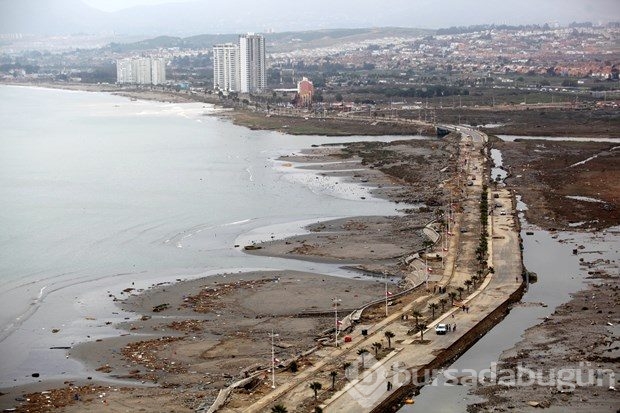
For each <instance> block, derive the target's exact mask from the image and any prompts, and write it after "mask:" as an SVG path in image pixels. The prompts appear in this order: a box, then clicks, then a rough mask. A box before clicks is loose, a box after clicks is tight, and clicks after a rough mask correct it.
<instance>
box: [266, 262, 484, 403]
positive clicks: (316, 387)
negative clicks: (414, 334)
mask: <svg viewBox="0 0 620 413" xmlns="http://www.w3.org/2000/svg"><path fill="white" fill-rule="evenodd" d="M482 279H483V276H482V274H479V275H478V274H477V275H473V276H472V277H471V278H470V279H468V280H466V281H465V283H464V284H465V287H461V286H459V287H457V288H456V291H451V292H450V293H448V297H449V298H450V300H448V299H447V298H445V297H442V298H441V299H440V300H439V301H438V302H432V303H429V305H428V308H429V310H430V311H431V314H432V317H431V318H432V319H435V312H436V311H437V310H438V309H439V308H440V307H441V312H442V313H443V312H445V307H446V305H447V304H448V301H450V305H454V301H455V300H456V298H457V296H458V298H459V300H462V295H463V292H465V291H467V293H469V290H470V289H471V288H472V287H474V288H475V287H476V286H477V285H478V283H479V282H480V281H482ZM411 314H412V316H413V317H414V318H415V326H416V328H417V330H418V331H420V340H421V341H424V330H425V329H426V325H425V324H424V323H420V322H419V321H420V319H421V318H422V317H423V314H422V312H421V311H419V310H413V311H412V313H411ZM384 336H385V338H386V339H387V341H388V349H391V348H392V339H393V338H394V337H395V334H394V333H393V332H392V331H389V330H388V331H386V332H385V333H384ZM371 348H372V349H373V350H374V352H375V357H377V358H378V356H379V351H381V349H382V348H383V344H382V343H380V342H378V341H376V342H374V343H372V345H371ZM368 353H369V351H368V349H366V348H364V347H362V348H360V349H358V350H357V355H358V356H360V358H361V367H362V370H363V369H365V368H366V366H365V361H366V360H365V356H366V355H367V354H368ZM349 367H351V363H350V362H345V363H344V364H343V368H344V371H345V373H346V371H347V369H348V368H349ZM329 375H330V377H331V380H332V385H331V390H332V391H333V390H335V388H336V377H337V376H338V372H336V371H332V372H330V373H329ZM309 387H310V389H311V390H312V391H313V392H314V401H315V403H318V397H319V391H321V390H322V389H323V385H322V384H321V383H320V382H318V381H315V382H312V383H310V385H309ZM287 411H288V410H287V409H286V407H284V406H283V405H281V404H278V405H275V406H273V407H272V408H271V412H272V413H286V412H287ZM320 411H322V410H321V408H320V407H318V406H317V407H315V412H320Z"/></svg>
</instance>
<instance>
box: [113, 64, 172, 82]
mask: <svg viewBox="0 0 620 413" xmlns="http://www.w3.org/2000/svg"><path fill="white" fill-rule="evenodd" d="M116 81H117V82H118V83H127V84H138V85H159V84H162V83H165V82H166V61H165V60H164V59H161V58H151V57H140V58H128V59H120V60H117V61H116Z"/></svg>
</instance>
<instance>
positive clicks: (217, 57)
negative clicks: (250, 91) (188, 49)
mask: <svg viewBox="0 0 620 413" xmlns="http://www.w3.org/2000/svg"><path fill="white" fill-rule="evenodd" d="M213 89H216V90H221V91H226V92H238V91H239V90H240V89H239V47H238V46H237V45H236V44H232V43H226V44H217V45H215V46H213Z"/></svg>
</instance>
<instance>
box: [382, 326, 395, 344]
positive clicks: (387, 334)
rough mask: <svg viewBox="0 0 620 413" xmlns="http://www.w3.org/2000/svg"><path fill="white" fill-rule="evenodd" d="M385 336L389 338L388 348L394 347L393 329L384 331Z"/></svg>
mask: <svg viewBox="0 0 620 413" xmlns="http://www.w3.org/2000/svg"><path fill="white" fill-rule="evenodd" d="M384 335H385V338H387V341H388V348H392V339H393V338H394V333H392V332H391V331H389V330H388V331H386V332H385V333H384Z"/></svg>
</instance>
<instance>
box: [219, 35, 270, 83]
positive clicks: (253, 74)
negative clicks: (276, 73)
mask: <svg viewBox="0 0 620 413" xmlns="http://www.w3.org/2000/svg"><path fill="white" fill-rule="evenodd" d="M265 85H266V82H265V38H264V37H263V36H261V35H259V34H252V33H250V34H247V35H242V36H239V43H238V44H232V43H227V44H218V45H215V46H213V88H214V89H216V90H221V91H225V92H241V93H254V92H260V91H262V90H264V89H265Z"/></svg>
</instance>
